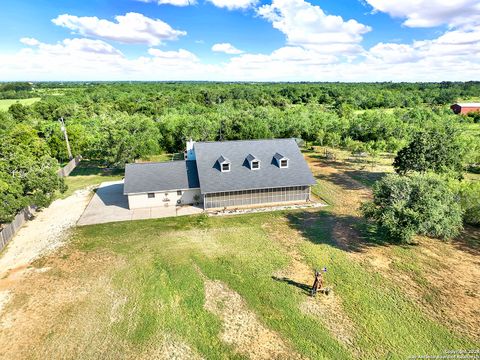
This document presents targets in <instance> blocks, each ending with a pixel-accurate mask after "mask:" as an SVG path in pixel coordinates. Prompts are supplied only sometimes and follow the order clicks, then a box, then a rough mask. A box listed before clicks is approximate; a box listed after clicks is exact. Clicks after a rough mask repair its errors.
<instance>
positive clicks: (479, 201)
mask: <svg viewBox="0 0 480 360" xmlns="http://www.w3.org/2000/svg"><path fill="white" fill-rule="evenodd" d="M459 195H460V204H461V206H462V209H463V211H464V215H463V220H464V221H465V223H467V224H470V225H476V226H479V225H480V182H478V181H477V182H462V183H461V185H460V190H459Z"/></svg>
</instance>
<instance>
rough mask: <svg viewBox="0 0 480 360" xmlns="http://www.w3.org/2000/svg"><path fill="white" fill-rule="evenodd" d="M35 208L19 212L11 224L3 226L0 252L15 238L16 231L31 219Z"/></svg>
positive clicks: (27, 208)
mask: <svg viewBox="0 0 480 360" xmlns="http://www.w3.org/2000/svg"><path fill="white" fill-rule="evenodd" d="M35 209H36V206H28V207H26V208H24V209H23V210H21V211H20V212H19V213H18V214H17V215H16V216H15V218H14V219H13V221H12V222H11V223H9V224H8V225H7V226H5V227H4V228H3V229H2V230H1V231H0V251H1V250H2V249H3V248H4V247H5V246H6V245H7V244H8V242H9V241H10V240H12V238H13V237H14V236H15V234H16V233H17V231H18V230H20V228H21V227H22V226H23V224H25V223H26V222H27V220H30V219H31V218H32V217H33V213H34V212H35Z"/></svg>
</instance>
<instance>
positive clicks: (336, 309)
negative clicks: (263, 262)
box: [264, 214, 359, 355]
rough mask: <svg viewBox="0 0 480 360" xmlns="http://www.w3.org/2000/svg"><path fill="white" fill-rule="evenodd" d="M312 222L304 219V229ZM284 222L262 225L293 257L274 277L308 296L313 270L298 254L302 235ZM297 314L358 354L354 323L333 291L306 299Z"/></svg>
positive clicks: (309, 219)
mask: <svg viewBox="0 0 480 360" xmlns="http://www.w3.org/2000/svg"><path fill="white" fill-rule="evenodd" d="M312 215H313V214H312ZM313 219H314V217H313V216H312V217H311V218H308V219H307V220H306V221H307V226H313V224H314V223H313V222H312V221H313ZM283 221H284V224H281V223H276V224H275V225H271V224H265V225H264V229H265V230H267V231H268V232H269V234H270V236H272V237H273V238H274V239H275V240H276V242H277V243H279V244H281V245H282V247H283V248H284V249H285V251H286V253H287V254H288V255H289V256H290V257H291V258H292V261H291V262H290V264H289V265H288V267H286V268H285V269H281V270H279V271H277V272H276V273H275V274H274V278H276V279H279V280H281V281H286V282H288V283H291V284H295V286H296V287H299V288H302V289H304V290H305V291H303V293H304V295H307V294H308V292H309V289H310V286H311V283H313V269H311V268H310V267H309V266H308V265H307V264H306V263H305V259H304V258H303V255H302V254H301V253H300V252H299V251H298V245H300V243H301V242H302V238H301V234H300V233H299V232H298V231H295V230H293V229H291V228H289V227H288V225H287V220H286V219H283ZM309 222H310V223H309ZM331 290H333V289H331ZM300 311H302V312H303V313H304V314H306V315H309V316H312V317H314V318H315V319H317V320H318V321H320V322H321V323H322V324H324V325H325V326H326V328H327V329H328V330H329V331H330V333H331V334H332V335H333V336H334V337H335V338H336V339H338V340H339V341H340V342H341V343H343V344H344V345H346V346H347V347H348V348H350V350H352V351H353V353H354V354H356V355H358V354H359V352H358V349H357V348H356V347H355V343H354V334H355V327H354V324H353V322H352V321H351V320H350V318H349V317H348V316H347V314H346V313H345V311H344V310H343V307H342V303H341V299H340V298H339V297H337V296H335V294H334V293H333V291H332V292H330V293H329V295H328V296H327V295H324V294H322V293H320V294H318V296H317V297H315V298H312V297H310V296H305V300H304V301H303V302H302V303H301V304H300Z"/></svg>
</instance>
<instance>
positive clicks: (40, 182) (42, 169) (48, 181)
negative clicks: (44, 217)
mask: <svg viewBox="0 0 480 360" xmlns="http://www.w3.org/2000/svg"><path fill="white" fill-rule="evenodd" d="M0 142H1V143H2V146H1V147H0V159H1V160H0V222H6V221H10V220H11V219H12V218H13V217H14V216H15V214H16V213H17V212H18V211H19V210H20V209H22V208H23V207H25V206H27V205H37V206H39V207H41V206H48V205H49V204H50V202H51V201H52V199H53V197H54V195H55V191H57V190H60V191H64V190H65V184H64V182H63V179H62V178H60V177H58V176H57V170H58V162H57V160H55V159H53V158H52V157H50V155H49V149H48V146H47V145H46V143H45V142H44V140H43V139H40V138H39V137H38V134H37V133H36V131H35V130H34V129H32V128H31V127H29V126H27V125H24V124H18V125H16V126H14V127H13V128H12V129H10V131H9V132H4V133H2V134H0Z"/></svg>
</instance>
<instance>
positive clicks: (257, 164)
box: [252, 160, 260, 170]
mask: <svg viewBox="0 0 480 360" xmlns="http://www.w3.org/2000/svg"><path fill="white" fill-rule="evenodd" d="M258 169H260V162H259V161H257V160H255V161H252V170H258Z"/></svg>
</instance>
